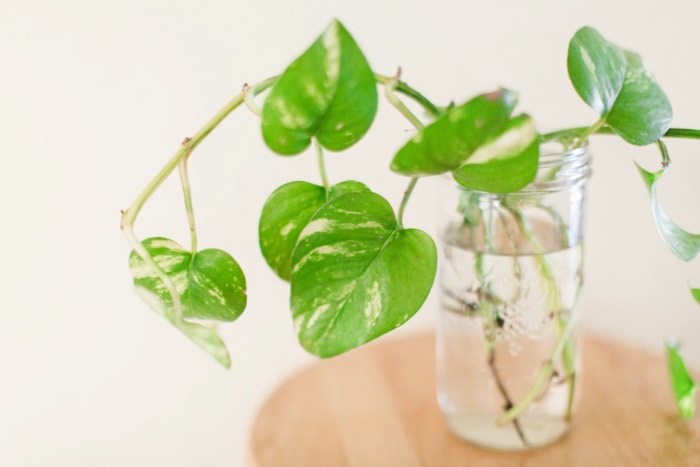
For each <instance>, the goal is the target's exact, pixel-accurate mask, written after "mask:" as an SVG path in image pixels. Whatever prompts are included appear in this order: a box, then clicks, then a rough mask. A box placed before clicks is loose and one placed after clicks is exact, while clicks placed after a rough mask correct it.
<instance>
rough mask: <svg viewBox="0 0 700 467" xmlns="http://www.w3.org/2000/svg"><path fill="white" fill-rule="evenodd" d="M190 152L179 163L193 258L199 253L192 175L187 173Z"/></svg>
mask: <svg viewBox="0 0 700 467" xmlns="http://www.w3.org/2000/svg"><path fill="white" fill-rule="evenodd" d="M189 155H190V153H187V154H186V155H185V157H183V158H182V160H181V161H180V163H179V164H178V169H179V172H180V184H181V185H182V193H183V195H184V197H185V211H186V212H187V224H188V225H189V227H190V243H191V246H190V251H191V252H192V255H193V256H192V258H194V254H195V253H197V227H196V225H195V221H194V207H193V205H192V188H191V187H190V177H189V175H188V173H187V162H188V161H189Z"/></svg>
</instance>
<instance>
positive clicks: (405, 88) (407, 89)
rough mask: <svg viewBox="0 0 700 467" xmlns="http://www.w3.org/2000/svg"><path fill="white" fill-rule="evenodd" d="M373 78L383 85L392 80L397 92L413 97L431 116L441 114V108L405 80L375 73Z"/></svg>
mask: <svg viewBox="0 0 700 467" xmlns="http://www.w3.org/2000/svg"><path fill="white" fill-rule="evenodd" d="M374 79H375V80H376V81H377V83H379V84H384V85H385V84H387V83H388V82H390V81H392V82H393V83H394V84H393V87H394V89H395V90H396V91H397V92H400V93H402V94H404V95H406V96H408V97H410V98H411V99H413V101H415V102H417V103H418V104H420V105H421V107H423V109H425V111H426V112H428V113H429V114H430V115H431V116H433V117H435V118H437V117H439V116H440V115H442V113H443V109H441V108H440V107H438V106H437V105H435V104H433V103H432V102H430V100H429V99H428V98H426V97H425V96H424V95H423V94H421V93H420V92H418V91H416V90H415V89H413V88H412V87H411V86H409V85H408V84H406V83H405V82H403V81H401V80H399V79H398V78H397V77H395V76H394V77H390V76H384V75H380V74H376V73H375V74H374Z"/></svg>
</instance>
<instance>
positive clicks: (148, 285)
mask: <svg viewBox="0 0 700 467" xmlns="http://www.w3.org/2000/svg"><path fill="white" fill-rule="evenodd" d="M142 243H143V246H144V247H145V248H146V250H147V251H148V252H149V254H150V255H151V257H152V258H153V260H154V261H155V263H156V264H157V265H158V266H159V267H160V268H161V269H162V270H163V272H164V273H165V274H166V275H167V276H168V277H169V278H170V279H171V281H172V282H173V284H174V285H175V288H176V290H177V292H178V294H179V297H180V301H181V303H182V317H183V318H197V319H211V320H217V321H233V320H235V319H236V318H238V316H240V314H241V313H243V310H244V309H245V306H246V301H247V297H246V283H245V277H244V276H243V271H242V270H241V268H240V267H239V266H238V263H236V261H235V260H234V259H233V258H232V257H231V256H230V255H229V254H228V253H226V252H225V251H222V250H216V249H207V250H202V251H199V252H197V253H196V254H195V255H192V253H190V252H189V251H187V250H185V249H184V248H182V247H181V246H180V245H178V244H177V243H176V242H174V241H172V240H170V239H167V238H162V237H152V238H148V239H146V240H144V241H143V242H142ZM129 268H130V269H131V274H132V276H133V279H134V285H135V286H136V287H141V288H143V289H146V290H148V291H150V292H151V293H153V294H154V295H155V296H156V297H158V299H159V300H160V301H161V302H162V303H163V306H164V309H166V310H171V309H172V307H173V301H172V297H171V295H170V292H169V291H168V289H167V287H166V286H165V284H164V283H163V281H162V280H161V278H160V277H158V275H157V274H156V272H155V270H154V269H153V268H152V267H151V266H150V265H148V264H147V263H146V262H145V261H144V260H143V258H141V256H139V255H138V253H136V252H135V251H132V252H131V255H130V256H129Z"/></svg>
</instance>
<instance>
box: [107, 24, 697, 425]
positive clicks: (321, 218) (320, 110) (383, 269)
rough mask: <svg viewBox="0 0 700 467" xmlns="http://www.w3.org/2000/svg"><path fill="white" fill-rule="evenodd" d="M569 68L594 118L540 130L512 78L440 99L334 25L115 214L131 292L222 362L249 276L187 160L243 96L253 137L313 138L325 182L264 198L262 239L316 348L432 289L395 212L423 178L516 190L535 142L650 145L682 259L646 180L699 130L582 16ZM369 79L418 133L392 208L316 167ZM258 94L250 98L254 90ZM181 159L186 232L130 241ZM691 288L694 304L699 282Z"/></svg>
mask: <svg viewBox="0 0 700 467" xmlns="http://www.w3.org/2000/svg"><path fill="white" fill-rule="evenodd" d="M567 68H568V72H569V76H570V79H571V82H572V84H573V87H574V89H575V90H576V92H577V93H578V94H579V95H580V97H581V98H582V99H583V101H584V102H585V103H587V104H588V105H589V106H590V107H591V108H593V109H594V110H595V111H596V112H597V113H598V115H599V118H598V119H597V120H596V121H595V122H594V123H593V124H591V125H590V126H585V127H572V128H565V129H559V130H556V131H552V132H549V133H546V134H540V133H539V132H538V130H537V127H536V124H535V120H534V119H533V118H532V117H531V116H529V115H527V114H525V113H515V109H516V108H517V104H518V102H517V98H516V94H515V93H514V92H512V91H510V90H508V89H502V88H501V89H496V90H494V91H493V92H490V93H485V94H480V95H477V96H475V97H473V98H471V99H469V100H467V101H465V102H463V103H459V104H452V103H450V104H448V105H446V106H438V105H436V104H434V103H433V102H432V101H431V100H430V99H428V98H427V97H425V95H424V94H423V93H421V92H419V91H418V90H416V89H414V88H412V87H411V86H409V85H408V84H407V83H406V82H404V81H402V80H401V79H400V76H399V75H398V74H397V75H396V76H389V75H383V74H378V73H375V72H374V71H373V70H372V68H371V67H370V65H369V63H368V61H367V59H366V57H365V55H364V54H363V53H362V51H361V50H360V48H359V46H358V44H357V43H356V42H355V40H354V38H353V37H352V36H351V35H350V33H349V32H348V31H347V30H346V29H345V27H344V26H343V25H342V24H341V23H340V22H339V21H337V20H334V21H332V22H331V23H330V25H329V26H328V28H327V29H326V30H325V31H324V32H323V33H322V34H321V35H320V36H319V37H318V38H317V39H316V40H315V41H314V42H313V43H312V45H311V46H310V47H309V48H308V49H307V50H306V51H304V52H303V53H302V54H301V55H300V56H299V57H297V58H296V59H295V60H294V61H293V62H292V63H291V64H290V65H289V66H288V67H287V68H286V69H285V70H284V72H283V73H281V74H280V75H279V76H276V77H273V78H270V79H267V80H264V81H261V82H259V83H257V84H253V85H250V86H249V85H245V86H244V87H243V89H242V90H241V91H240V92H239V93H238V94H236V95H235V96H234V97H233V98H232V99H231V100H230V101H228V102H227V103H226V104H225V105H224V106H223V107H222V108H221V109H220V110H219V111H218V112H217V113H216V114H215V115H214V116H213V117H212V118H211V119H210V120H209V121H208V122H206V123H205V124H204V126H203V127H202V128H201V129H200V130H199V131H198V132H197V133H195V134H194V135H193V136H191V137H189V138H186V139H185V140H184V141H183V142H182V144H181V145H180V147H179V148H178V150H177V151H176V152H175V154H174V155H173V156H172V158H171V159H170V160H169V161H168V162H167V163H166V165H165V166H164V167H163V169H161V171H160V172H158V173H157V174H156V175H155V177H154V178H153V180H152V181H151V182H150V183H148V184H147V185H146V187H145V188H144V189H143V190H142V191H141V193H140V194H139V195H138V196H137V197H136V199H135V200H134V201H133V203H132V204H131V205H130V206H129V208H128V209H126V210H125V211H123V214H122V219H121V227H122V230H123V231H124V234H125V236H126V238H127V240H128V242H129V243H130V245H131V246H132V248H133V251H132V252H131V254H130V256H129V267H130V269H131V273H132V276H133V280H134V285H135V287H136V289H137V290H138V291H139V293H140V294H141V296H142V297H143V298H144V299H145V301H146V302H147V303H148V304H149V305H150V306H151V307H152V308H153V309H154V310H156V311H157V312H158V313H159V314H161V315H162V316H163V317H164V318H166V319H167V320H168V321H170V322H171V323H172V324H173V325H174V326H175V327H176V328H178V329H179V330H180V331H181V332H183V333H184V334H185V335H186V336H187V337H189V338H190V339H191V340H192V341H194V342H195V343H196V344H198V345H199V346H200V347H201V348H203V349H204V350H205V351H206V352H208V353H209V354H211V355H212V356H213V357H214V358H215V359H216V360H217V361H218V362H219V363H221V364H222V365H224V366H226V367H229V366H230V365H231V360H230V356H229V354H228V351H227V348H226V345H225V343H224V341H223V340H222V339H221V337H220V336H219V335H218V333H217V331H216V325H217V324H218V323H220V322H230V321H234V320H236V319H237V318H238V317H239V316H240V315H241V313H243V310H244V309H245V307H246V303H247V296H246V278H245V276H244V273H243V271H242V270H241V268H240V266H239V265H238V263H237V262H236V260H235V259H234V258H233V257H232V256H231V255H229V254H228V253H227V252H225V251H223V250H219V249H202V250H200V249H199V246H198V242H197V228H196V226H195V221H194V219H195V218H194V208H193V206H192V203H191V193H190V192H191V188H190V184H189V178H188V172H187V166H188V163H189V162H190V160H191V158H192V155H193V153H194V151H195V150H196V149H197V147H198V146H199V144H200V143H201V142H202V141H203V140H204V139H205V138H206V137H207V135H209V134H210V133H211V132H212V131H214V130H215V129H216V128H217V126H218V125H219V124H220V123H221V122H222V121H223V120H224V119H225V118H226V117H227V116H228V115H230V114H231V113H232V112H233V111H235V110H237V109H238V108H239V107H241V106H246V107H248V108H249V109H250V110H251V111H252V113H253V114H255V115H257V116H259V118H260V121H261V131H262V136H263V140H264V142H265V144H266V146H267V147H268V148H269V149H270V150H271V151H272V152H274V153H277V154H279V155H281V156H287V157H291V156H297V155H299V154H302V153H305V152H306V151H307V149H309V148H310V147H311V146H313V152H314V153H315V157H316V158H317V161H318V170H319V174H320V178H321V180H322V184H321V185H316V184H312V183H309V182H306V181H291V182H289V183H286V184H284V185H282V186H281V187H279V188H278V189H277V190H275V191H274V192H273V193H272V194H271V195H270V197H269V198H268V200H267V201H266V203H265V205H264V207H263V209H262V213H261V217H260V222H259V243H260V248H261V251H262V255H263V257H264V258H265V260H266V261H267V263H268V265H269V266H270V267H271V268H272V270H273V271H274V272H275V273H276V274H277V275H278V276H279V277H280V278H282V279H283V280H285V281H288V282H289V283H290V295H291V298H290V304H291V314H292V319H293V322H294V327H295V329H296V332H297V335H298V338H299V342H300V343H301V345H302V346H303V347H304V348H305V349H307V350H308V351H309V352H311V353H313V354H315V355H318V356H319V357H331V356H334V355H337V354H340V353H342V352H346V351H348V350H350V349H353V348H355V347H357V346H360V345H362V344H365V343H367V342H369V341H371V340H373V339H375V338H377V337H379V336H381V335H383V334H385V333H387V332H390V331H392V330H393V329H395V328H397V327H399V326H401V325H402V324H403V323H405V322H406V321H407V320H408V319H410V318H411V316H413V315H414V314H415V313H416V312H418V311H419V309H420V308H421V306H422V305H423V303H424V301H425V299H426V297H427V296H428V293H429V292H430V290H431V288H432V287H433V282H434V279H435V272H436V267H437V251H436V247H435V243H434V241H433V239H432V238H431V237H430V235H428V234H427V233H425V232H423V231H420V230H418V229H413V228H409V227H406V226H404V221H403V212H404V209H405V207H406V205H407V203H408V202H409V200H410V197H411V193H412V191H413V189H414V187H415V186H416V184H417V183H420V180H421V178H423V177H427V176H434V175H439V174H450V175H451V176H452V177H453V178H454V180H455V181H456V182H457V183H458V184H460V185H462V186H465V187H467V188H471V189H475V190H480V191H487V192H495V193H506V192H514V191H517V190H519V189H521V188H523V187H525V186H526V185H528V184H529V183H530V182H531V181H532V180H533V178H534V176H535V172H536V169H537V163H538V156H539V145H540V143H541V142H542V141H545V140H558V141H560V142H562V143H565V144H569V147H570V148H575V147H578V146H581V145H582V144H584V143H585V142H586V141H588V139H589V138H591V137H594V136H596V135H617V136H619V137H621V138H622V139H623V140H625V141H627V142H628V143H630V144H632V145H638V146H642V145H649V144H656V145H657V146H658V147H659V149H660V152H661V154H662V168H661V170H659V171H657V172H648V171H646V170H645V169H642V168H641V167H639V171H640V174H641V176H642V179H643V181H644V183H645V185H646V187H647V189H648V192H649V195H650V198H651V205H652V213H653V216H654V219H655V221H656V223H657V226H658V229H659V232H660V234H661V236H662V238H663V239H664V241H665V242H666V243H667V244H668V246H669V248H670V249H671V251H673V252H674V253H675V254H676V255H677V256H678V257H679V258H680V259H682V260H684V261H690V260H691V259H693V258H694V257H695V256H696V255H697V253H698V252H699V251H700V235H697V234H692V233H689V232H687V231H685V230H683V229H681V228H680V227H678V226H677V225H676V224H675V223H673V221H672V220H671V219H670V217H669V216H668V215H667V214H666V213H665V211H664V210H663V209H662V207H661V206H660V204H659V201H658V199H657V197H656V187H657V184H658V183H659V180H660V179H661V178H662V176H663V174H664V173H665V172H666V170H668V164H669V162H670V157H669V155H668V151H667V149H666V146H665V145H664V143H663V140H664V139H665V138H672V137H680V138H692V139H700V130H694V129H679V128H671V127H670V122H671V117H672V110H671V105H670V102H669V101H668V99H667V98H666V96H665V94H664V93H663V91H662V90H661V89H660V87H659V86H658V84H657V83H656V81H655V80H654V78H653V77H652V75H651V74H650V73H649V72H648V71H647V70H646V68H645V67H644V66H643V63H642V60H641V58H640V57H639V55H637V54H636V53H634V52H630V51H628V50H625V49H622V48H620V47H617V46H616V45H614V44H611V43H610V42H608V41H607V40H606V39H605V38H603V36H601V35H600V34H599V33H598V32H597V31H596V30H594V29H592V28H590V27H584V28H581V29H580V30H579V31H577V32H576V33H575V35H574V36H573V38H572V39H571V42H570V44H569V49H568V58H567ZM378 88H382V89H383V91H384V96H385V98H386V99H387V101H388V102H389V103H390V104H391V105H392V106H393V107H394V108H395V109H396V110H397V111H398V112H399V113H400V114H401V115H403V116H404V117H405V118H406V119H407V120H408V121H409V122H410V123H411V124H412V125H413V126H414V127H415V128H416V129H417V132H416V133H415V135H414V136H413V137H412V138H410V139H409V140H408V141H406V142H405V143H404V144H403V145H402V146H401V147H400V148H399V149H398V151H397V152H396V153H395V155H394V156H393V158H392V160H391V164H390V167H391V170H392V171H393V172H395V173H398V174H402V175H405V176H407V177H408V185H407V189H406V191H405V194H404V196H403V197H402V199H401V200H399V202H398V210H397V211H396V212H395V211H394V208H393V207H392V204H391V203H389V201H387V200H386V199H384V198H383V197H382V196H381V195H380V194H378V193H376V192H374V191H372V190H371V188H370V187H368V186H367V185H365V184H364V183H362V182H361V181H357V180H343V181H338V182H336V181H332V180H330V179H329V176H328V174H327V172H326V169H325V152H326V151H333V152H338V151H343V150H346V149H348V148H349V147H351V146H353V145H354V144H355V143H357V142H358V141H359V140H360V139H362V138H363V136H364V135H365V134H366V133H367V132H368V131H369V130H370V128H371V126H372V123H373V120H374V117H375V114H376V111H377V105H378V100H379V93H378ZM265 93H266V96H265V98H264V102H263V104H262V106H261V107H259V106H258V105H257V104H256V102H255V98H256V97H257V96H261V95H263V94H265ZM404 99H409V100H411V101H413V102H414V103H416V104H417V105H418V106H420V107H421V108H422V109H423V110H424V111H425V115H426V116H425V117H423V119H425V121H424V120H423V119H421V118H418V117H417V116H416V115H414V114H413V113H411V112H410V110H409V109H408V107H407V106H406V105H405V104H404V101H403V100H404ZM176 169H177V170H178V172H179V175H180V180H181V183H182V187H183V193H184V197H185V211H186V215H187V219H188V225H189V227H190V235H191V245H190V247H189V248H185V247H182V246H180V245H178V244H177V243H176V242H174V241H173V240H170V239H168V238H165V237H152V238H148V239H145V240H140V239H139V238H138V237H137V235H136V233H135V229H134V224H135V222H136V219H137V217H138V215H139V213H140V211H141V208H142V207H143V206H144V204H145V203H146V202H147V201H148V199H149V198H150V197H151V196H152V195H153V194H154V193H155V192H156V191H157V190H158V189H159V187H160V185H161V184H162V183H163V181H164V180H165V179H166V178H168V177H169V176H170V175H171V174H172V173H173V172H174V171H175V170H176ZM691 293H692V294H693V297H694V298H695V299H696V300H697V301H698V302H699V303H700V289H691ZM561 324H562V326H561V328H562V329H561V332H560V341H559V342H558V344H557V346H556V348H555V349H554V351H553V353H552V361H554V360H555V359H556V358H559V356H560V354H561V353H563V352H564V353H565V352H567V339H568V328H567V325H566V323H561ZM667 351H668V355H669V368H670V372H671V381H672V384H673V387H674V393H675V395H676V399H677V402H678V405H679V408H680V409H681V412H682V413H683V415H684V416H692V414H693V409H694V406H693V403H694V399H693V394H694V391H695V383H694V382H693V381H692V379H691V378H690V376H689V375H688V372H687V369H686V368H685V365H684V364H683V361H682V359H681V357H680V354H679V351H678V346H677V345H676V344H675V343H668V345H667ZM566 358H567V359H571V358H572V357H571V356H570V355H569V356H568V357H566ZM547 368H548V367H547V366H546V364H545V367H544V368H543V372H542V374H541V375H540V377H539V379H538V383H537V385H536V387H534V388H533V390H532V391H531V394H533V395H536V394H537V393H538V392H539V390H540V389H541V388H542V386H544V385H545V384H547V381H549V379H550V378H551V371H549V373H548V370H547ZM570 376H571V377H572V378H573V377H574V375H570ZM538 385H539V386H538ZM533 397H534V396H533ZM531 399H532V397H529V396H528V397H526V398H525V399H524V400H522V401H514V402H513V403H512V407H509V409H508V411H507V412H506V413H505V414H504V416H503V422H507V421H512V420H514V419H515V418H516V417H517V415H518V413H519V411H520V410H522V408H523V407H524V406H526V405H527V404H528V403H529V400H531Z"/></svg>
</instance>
